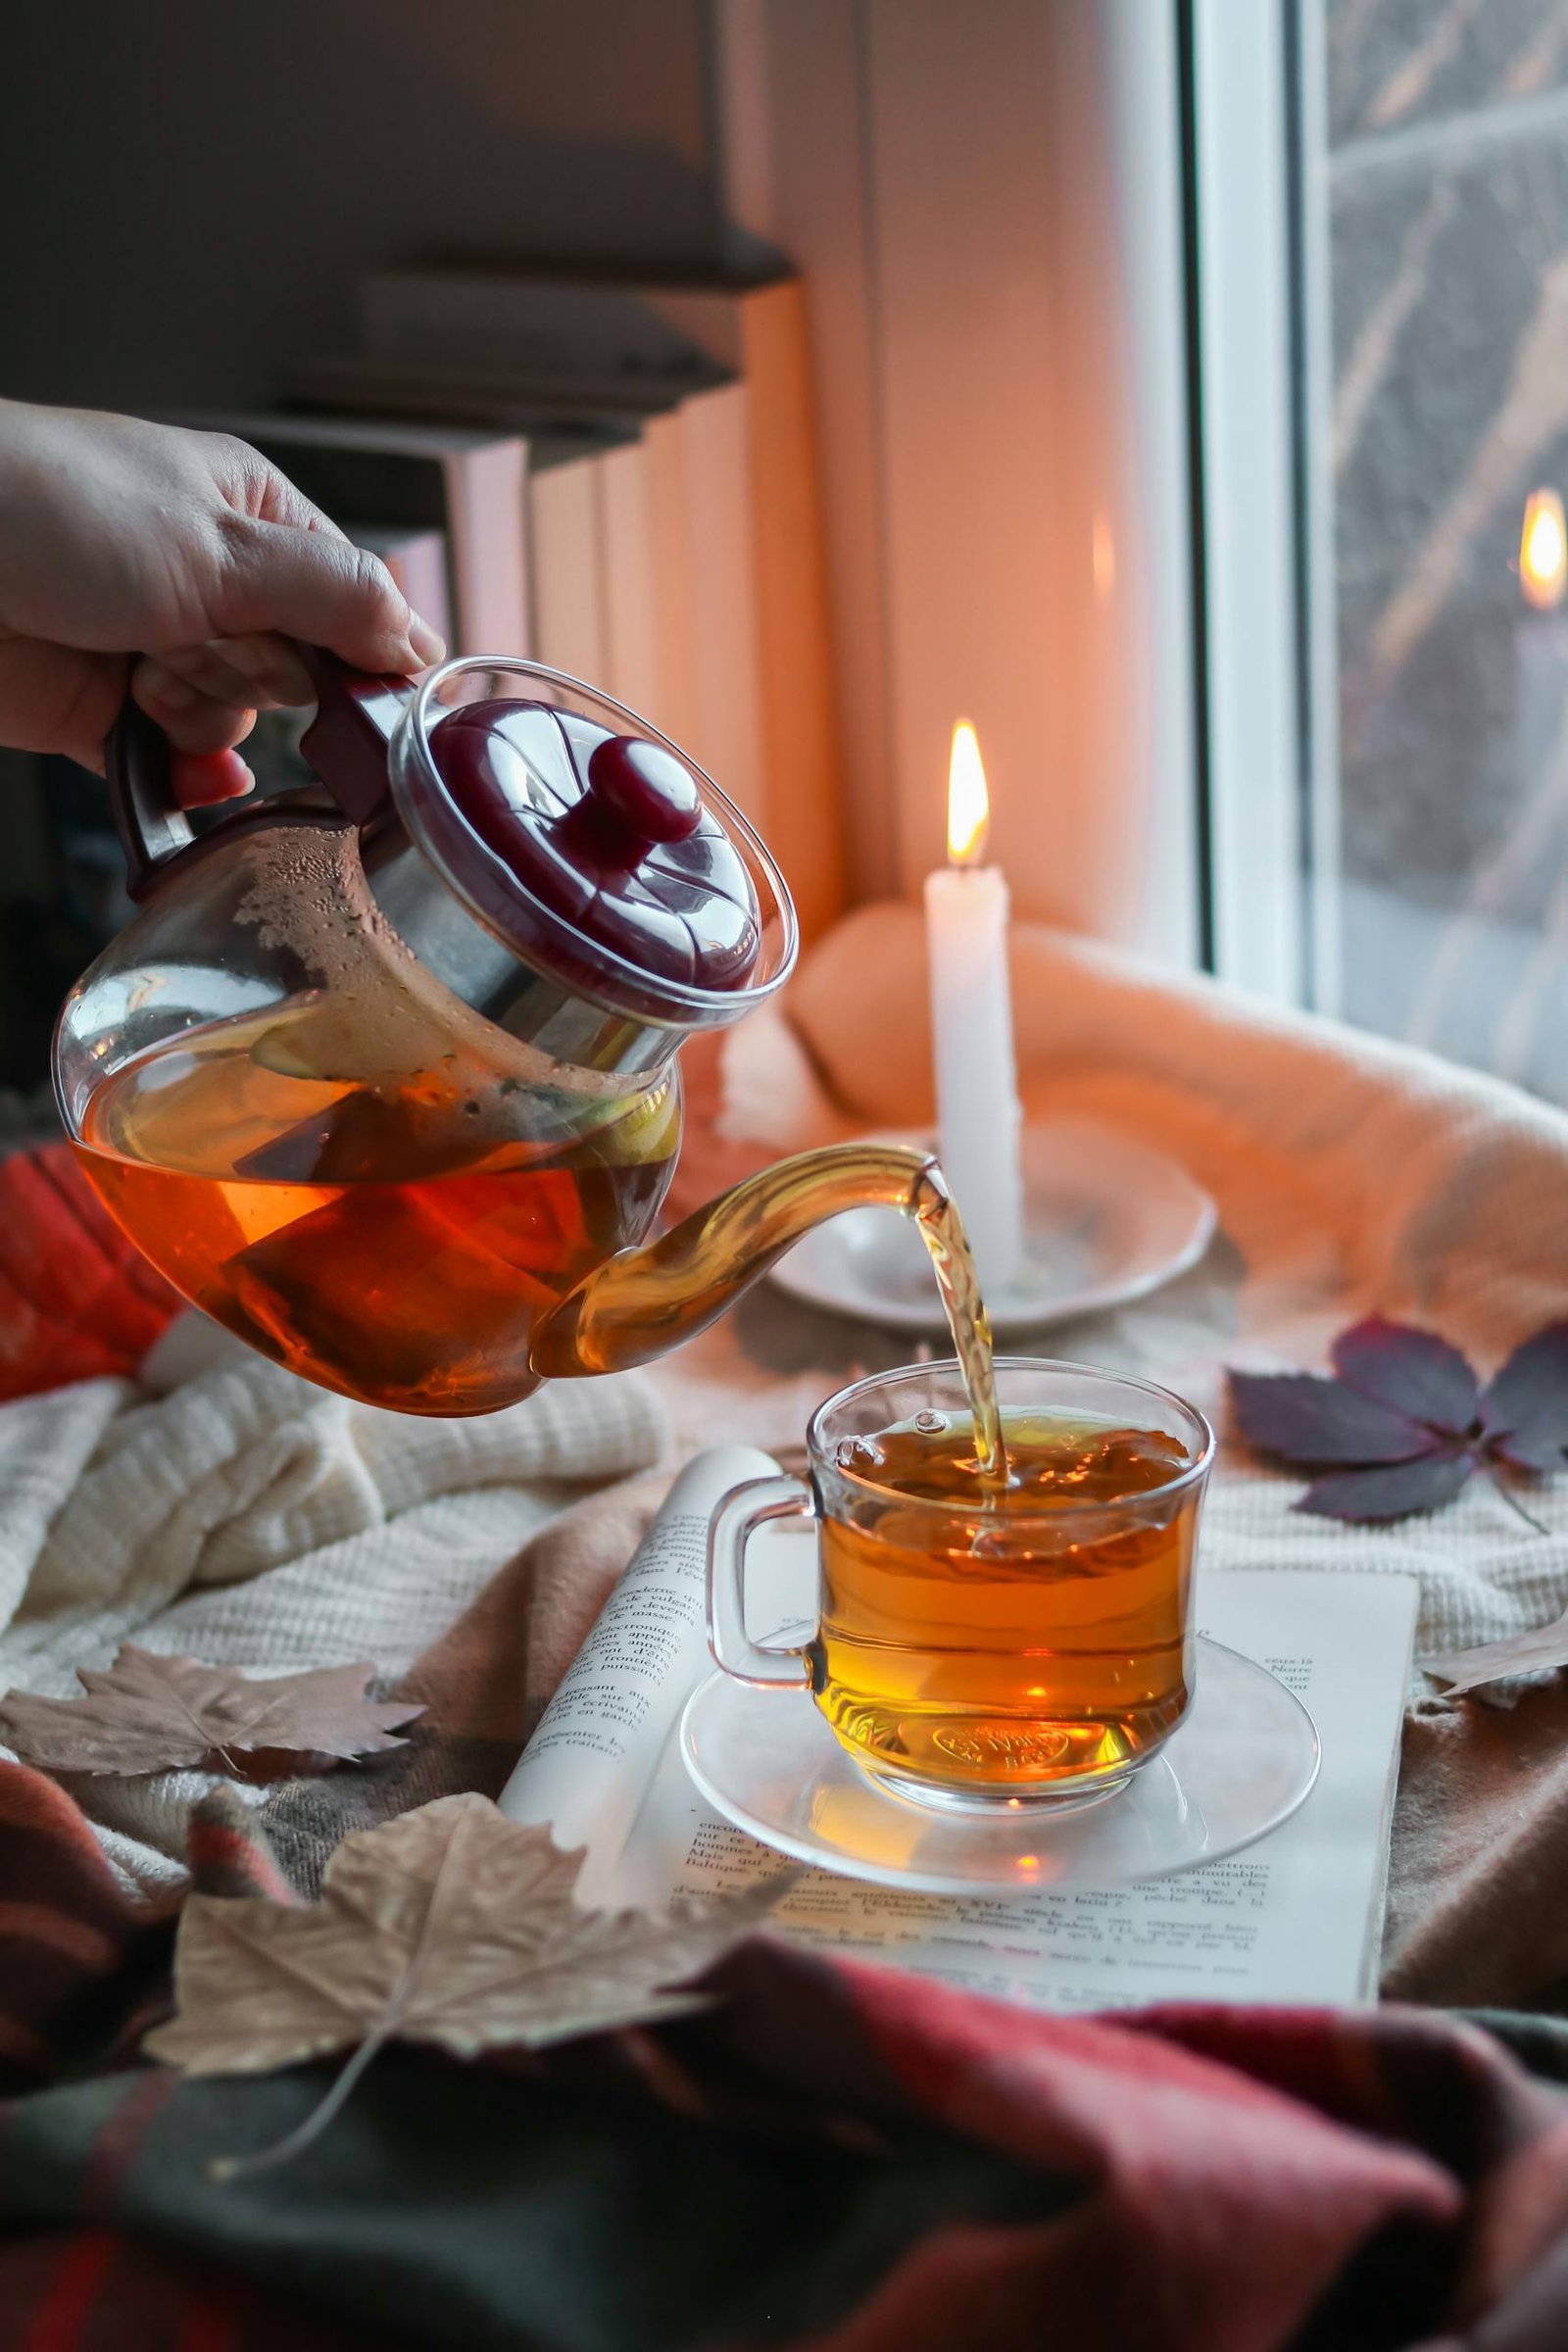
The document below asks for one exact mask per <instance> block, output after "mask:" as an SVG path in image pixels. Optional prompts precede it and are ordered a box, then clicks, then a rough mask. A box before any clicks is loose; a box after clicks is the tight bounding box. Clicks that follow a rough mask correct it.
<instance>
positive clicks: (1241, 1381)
mask: <svg viewBox="0 0 1568 2352" xmlns="http://www.w3.org/2000/svg"><path fill="white" fill-rule="evenodd" d="M1230 1383H1231V1401H1232V1404H1233V1405H1234V1407H1235V1410H1236V1419H1237V1422H1238V1424H1239V1425H1240V1428H1241V1432H1242V1435H1243V1436H1244V1437H1245V1438H1246V1439H1247V1441H1248V1443H1249V1445H1251V1446H1257V1448H1258V1449H1259V1451H1260V1452H1262V1453H1274V1454H1278V1455H1279V1457H1280V1459H1281V1460H1282V1461H1287V1462H1304V1463H1305V1464H1306V1465H1307V1466H1308V1467H1312V1466H1315V1465H1317V1464H1319V1463H1326V1462H1404V1461H1409V1460H1410V1459H1412V1457H1414V1456H1415V1455H1417V1454H1424V1453H1427V1452H1429V1451H1430V1450H1431V1447H1432V1432H1431V1430H1430V1429H1425V1428H1422V1427H1421V1426H1419V1425H1418V1424H1417V1423H1416V1422H1414V1421H1412V1420H1410V1419H1409V1418H1408V1417H1407V1415H1405V1414H1404V1413H1401V1412H1398V1411H1397V1410H1396V1409H1395V1408H1394V1407H1393V1406H1392V1405H1386V1404H1380V1403H1379V1402H1378V1401H1377V1400H1376V1398H1374V1397H1367V1396H1365V1395H1364V1394H1363V1393H1362V1392H1361V1390H1359V1389H1351V1388H1347V1387H1346V1385H1345V1383H1344V1382H1343V1381H1339V1380H1321V1379H1319V1378H1318V1377H1317V1375H1316V1374H1315V1373H1311V1372H1279V1373H1274V1372H1233V1373H1232V1374H1231V1376H1230Z"/></svg>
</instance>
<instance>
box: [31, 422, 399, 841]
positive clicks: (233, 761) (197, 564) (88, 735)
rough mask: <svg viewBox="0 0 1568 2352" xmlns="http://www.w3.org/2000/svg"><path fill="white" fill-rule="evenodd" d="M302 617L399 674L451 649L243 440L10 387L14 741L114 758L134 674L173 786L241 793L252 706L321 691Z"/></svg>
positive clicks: (334, 643) (379, 567)
mask: <svg viewBox="0 0 1568 2352" xmlns="http://www.w3.org/2000/svg"><path fill="white" fill-rule="evenodd" d="M290 637H298V638H303V639H305V640H306V642H307V643H309V644H313V645H324V646H326V647H328V648H329V650H330V651H331V652H333V653H335V654H338V655H340V656H341V657H342V659H343V660H344V661H345V662H352V663H353V664H354V665H355V666H356V667H357V668H360V669H370V670H382V671H392V672H395V673H398V674H401V675H405V676H407V675H410V674H412V673H413V672H414V671H415V670H417V669H422V668H424V667H425V666H426V665H427V664H428V663H429V662H438V661H439V660H440V659H441V656H442V654H443V652H444V651H445V648H444V647H443V645H442V643H441V640H440V638H439V637H438V636H437V635H436V633H435V631H434V630H433V629H431V628H429V627H428V626H427V625H426V624H425V622H423V621H422V620H420V619H419V617H418V615H417V613H411V611H410V610H409V607H408V604H407V603H406V601H405V600H404V598H403V597H402V596H401V595H400V594H399V592H398V589H397V588H396V586H395V585H394V583H393V580H392V577H391V574H390V573H389V572H388V571H387V569H386V566H385V565H384V564H381V563H379V562H378V561H377V559H376V558H375V557H374V556H371V555H368V554H366V553H365V552H364V551H363V550H362V549H360V548H356V547H352V546H351V545H350V544H349V542H348V540H347V539H345V538H344V536H343V534H342V532H341V531H340V530H338V528H337V527H336V525H335V524H334V523H331V522H329V521H328V520H327V518H326V516H325V515H322V514H320V513H319V511H318V510H317V509H316V508H315V507H313V506H312V505H311V503H310V501H309V499H306V498H302V497H301V495H300V493H299V491H297V490H296V489H295V488H294V485H293V483H292V482H290V481H288V480H286V479H285V477H284V476H283V475H282V474H281V473H279V472H278V471H277V469H276V467H275V466H270V465H269V464H268V462H267V460H266V459H265V458H263V457H261V456H259V455H258V453H257V452H256V451H255V450H254V449H249V448H247V447H246V445H245V443H244V442H243V441H235V440H231V439H230V438H229V437H228V436H227V435H226V434H223V433H195V432H184V431H180V430H178V429H176V428H174V427H172V426H170V425H161V424H144V423H141V422H138V421H137V420H136V419H135V418H134V417H108V416H100V415H96V414H94V413H92V412H90V411H87V410H75V409H42V408H30V407H26V406H24V405H22V404H20V403H17V402H13V401H0V743H6V744H11V745H13V746H15V747H16V748H17V749H18V750H20V751H36V752H64V753H66V754H68V755H69V757H70V758H71V759H73V760H80V761H81V763H82V765H83V766H85V767H92V768H98V769H100V770H101V769H102V767H103V745H104V738H105V736H106V735H107V734H108V732H109V730H110V727H111V726H112V725H113V723H114V720H115V716H116V713H117V712H118V711H119V709H120V706H121V703H122V701H123V698H124V693H125V687H126V683H127V680H128V683H129V686H130V691H131V693H132V694H133V695H134V696H135V698H136V701H137V702H138V703H139V704H140V705H141V708H142V709H143V710H144V711H146V712H147V713H148V715H149V717H151V718H155V719H156V720H157V721H158V723H159V725H160V726H161V727H162V728H163V729H164V731H165V733H166V734H167V735H168V736H169V738H170V740H171V742H172V744H173V746H174V762H173V767H174V788H175V791H176V792H177V794H178V795H179V798H180V799H181V800H182V801H183V802H184V803H185V804H186V806H187V807H196V806H199V805H200V804H201V803H203V802H207V801H217V800H227V799H229V798H231V797H232V796H233V795H234V794H236V793H240V792H247V791H249V789H250V786H251V783H252V781H253V779H252V777H251V774H250V770H249V769H248V768H247V767H246V765H245V763H244V761H243V760H241V759H240V758H239V757H238V756H237V754H236V753H235V751H234V749H233V747H234V745H235V744H237V743H240V742H242V741H243V740H244V738H245V736H246V735H247V734H248V733H249V732H250V729H251V727H252V726H253V725H254V724H255V719H256V712H257V711H258V710H259V709H262V708H270V707H272V706H275V705H278V704H282V703H310V702H314V701H315V699H316V697H315V691H314V689H313V687H312V685H311V682H310V679H309V678H308V677H307V676H306V674H305V671H304V669H303V668H302V667H301V665H300V662H299V660H298V657H297V656H296V655H295V654H294V652H293V651H292V649H291V647H290V646H289V645H288V644H287V642H286V639H287V638H290Z"/></svg>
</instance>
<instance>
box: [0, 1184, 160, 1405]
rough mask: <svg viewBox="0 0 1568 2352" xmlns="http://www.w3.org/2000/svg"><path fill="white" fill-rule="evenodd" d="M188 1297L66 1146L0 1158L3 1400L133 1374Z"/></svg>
mask: <svg viewBox="0 0 1568 2352" xmlns="http://www.w3.org/2000/svg"><path fill="white" fill-rule="evenodd" d="M183 1304H184V1301H183V1299H181V1298H180V1296H179V1294H178V1292H177V1291H175V1290H173V1289H172V1288H171V1286H170V1285H169V1284H168V1283H167V1282H165V1280H164V1278H163V1276H162V1275H161V1274H157V1273H155V1272H154V1271H153V1268H152V1267H151V1266H150V1265H149V1264H148V1263H147V1260H146V1259H145V1258H144V1257H143V1256H142V1255H141V1252H140V1251H139V1250H136V1249H134V1248H133V1247H132V1246H131V1244H130V1243H129V1242H128V1241H126V1239H125V1237H124V1235H123V1233H122V1232H121V1230H120V1228H119V1226H118V1225H117V1224H116V1223H115V1221H114V1219H113V1218H112V1217H111V1216H110V1214H109V1212H108V1210H107V1209H106V1208H105V1207H104V1206H103V1203H102V1202H101V1201H99V1199H98V1197H97V1195H96V1194H95V1193H94V1191H93V1190H92V1187H91V1186H90V1185H89V1184H88V1182H87V1180H86V1178H85V1177H84V1176H83V1175H82V1174H81V1172H80V1170H79V1169H78V1167H77V1166H76V1163H75V1161H74V1159H73V1157H72V1153H71V1147H70V1146H69V1145H68V1144H45V1145H43V1146H41V1147H40V1148H39V1149H38V1150H36V1151H32V1152H14V1153H13V1154H12V1155H11V1157H10V1158H9V1159H6V1160H3V1161H0V1402H4V1401H5V1400H6V1399H7V1398H8V1397H30V1396H32V1395H33V1394H34V1393H35V1392H36V1391H38V1390H40V1389H58V1388H61V1387H63V1386H64V1385H65V1383H66V1382H67V1381H73V1380H91V1379H93V1378H95V1377H96V1376H98V1375H99V1374H102V1373H129V1372H133V1371H134V1370H135V1369H136V1366H137V1365H138V1364H139V1363H140V1361H141V1359H142V1357H143V1356H144V1355H145V1354H146V1352H147V1350H148V1348H150V1347H151V1346H152V1344H153V1342H154V1340H156V1339H157V1337H158V1335H159V1333H160V1332H161V1331H162V1330H163V1329H164V1327H165V1325H166V1324H167V1323H169V1322H170V1321H172V1318H173V1316H174V1315H176V1314H177V1313H178V1312H179V1310H180V1308H181V1306H182V1305H183Z"/></svg>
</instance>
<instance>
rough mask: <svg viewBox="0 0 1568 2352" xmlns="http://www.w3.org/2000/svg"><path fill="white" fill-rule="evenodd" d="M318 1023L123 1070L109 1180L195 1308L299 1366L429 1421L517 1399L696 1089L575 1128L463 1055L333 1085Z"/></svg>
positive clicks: (653, 1190)
mask: <svg viewBox="0 0 1568 2352" xmlns="http://www.w3.org/2000/svg"><path fill="white" fill-rule="evenodd" d="M311 1029H312V1021H311V1015H310V1012H309V1010H306V1011H305V1012H303V1013H300V1014H297V1015H296V1016H295V1017H293V1018H289V1017H283V1018H279V1017H277V1015H276V1014H275V1013H267V1014H261V1015H255V1016H252V1017H251V1018H249V1019H242V1020H238V1021H234V1022H228V1023H222V1024H220V1025H219V1026H218V1027H217V1028H216V1029H215V1030H209V1031H206V1032H204V1033H203V1034H202V1035H201V1036H200V1037H199V1038H197V1039H193V1040H192V1041H191V1043H190V1044H189V1045H188V1046H182V1047H174V1048H172V1049H171V1048H165V1049H163V1050H161V1051H160V1050H155V1051H154V1052H153V1053H151V1054H148V1055H146V1056H144V1057H142V1058H140V1059H138V1060H135V1061H132V1062H130V1063H129V1064H127V1065H126V1066H125V1067H124V1068H123V1069H122V1070H119V1071H117V1072H116V1073H115V1075H114V1076H113V1077H112V1078H110V1079H109V1080H107V1081H106V1082H105V1084H104V1085H102V1086H101V1087H100V1088H99V1089H98V1090H97V1091H96V1093H95V1094H94V1095H93V1097H92V1098H91V1101H90V1102H89V1103H88V1105H87V1110H86V1114H85V1117H84V1119H83V1121H82V1132H81V1136H80V1138H79V1140H78V1141H77V1143H76V1146H75V1149H76V1152H77V1153H78V1155H79V1157H80V1159H81V1163H82V1165H83V1167H84V1169H85V1171H86V1173H87V1175H88V1176H89V1177H90V1178H91V1180H92V1183H93V1185H94V1187H95V1188H96V1190H97V1191H98V1193H99V1194H100V1196H101V1197H102V1199H103V1201H105V1203H106V1205H107V1206H108V1207H109V1208H110V1210H111V1211H112V1212H113V1213H114V1215H115V1216H116V1217H117V1218H118V1219H119V1221H120V1223H121V1224H122V1225H123V1227H124V1228H125V1230H126V1231H127V1232H129V1233H131V1234H134V1235H135V1237H136V1239H137V1241H138V1242H139V1244H140V1246H141V1247H142V1249H143V1250H145V1251H146V1253H147V1255H148V1256H149V1257H151V1258H152V1259H153V1261H154V1263H155V1264H157V1265H158V1266H160V1267H161V1268H162V1269H163V1271H164V1272H165V1273H166V1274H168V1275H169V1276H170V1278H171V1279H172V1281H174V1282H176V1283H177V1284H178V1286H179V1288H180V1289H181V1290H182V1291H183V1292H184V1293H185V1295H186V1297H187V1298H189V1299H194V1300H195V1302H196V1303H197V1305H198V1306H201V1307H204V1308H205V1309H206V1310H207V1312H208V1313H209V1314H211V1315H212V1316H214V1317H215V1319H216V1320H217V1321H219V1322H220V1323H222V1324H225V1325H226V1326H227V1327H228V1329H229V1330H231V1331H233V1332H236V1333H237V1334H238V1335H239V1337H240V1338H242V1339H245V1340H249V1341H251V1342H252V1343H253V1344H254V1345H256V1346H257V1347H260V1348H264V1349H265V1350H266V1352H267V1353H269V1354H270V1355H273V1356H275V1357H276V1358H277V1359H278V1360H279V1361H280V1362H282V1363H284V1364H287V1365H288V1367H289V1368H290V1370H291V1371H295V1372H299V1373H302V1374H303V1375H304V1376H305V1378H306V1379H308V1380H315V1381H318V1382H320V1383H322V1384H323V1385H324V1386H326V1387H328V1388H335V1389H342V1390H347V1391H348V1392H350V1393H351V1394H352V1395H355V1396H358V1397H365V1398H367V1399H370V1400H373V1401H375V1402H376V1403H379V1404H383V1405H390V1406H394V1407H397V1408H400V1409H402V1410H403V1411H408V1412H424V1413H479V1412H485V1411H488V1410H490V1409H492V1408H493V1407H494V1406H496V1405H500V1404H506V1403H510V1402H512V1401H513V1400H514V1399H515V1397H518V1396H519V1395H520V1394H523V1393H524V1392H525V1391H526V1389H527V1388H529V1387H532V1386H533V1385H535V1384H534V1379H533V1378H532V1377H530V1374H529V1371H528V1350H529V1341H530V1338H531V1335H532V1330H533V1327H534V1325H535V1323H536V1322H537V1321H538V1320H539V1318H540V1316H541V1315H542V1314H543V1312H544V1311H545V1310H547V1309H548V1308H549V1307H551V1306H554V1305H555V1304H556V1303H557V1302H558V1301H559V1300H560V1299H563V1298H564V1297H565V1295H566V1294H567V1292H569V1291H570V1290H571V1289H572V1288H573V1287H574V1285H575V1284H576V1283H577V1282H578V1281H579V1280H580V1279H581V1278H582V1276H583V1275H585V1274H586V1273H588V1272H589V1270H590V1269H591V1268H592V1267H593V1266H595V1265H598V1264H599V1263H601V1262H602V1261H603V1260H604V1259H605V1258H606V1257H607V1256H609V1255H611V1254H612V1253H613V1252H614V1251H615V1250H620V1249H621V1248H623V1247H624V1246H625V1245H626V1244H628V1243H630V1242H634V1241H637V1240H640V1239H641V1237H642V1236H643V1235H644V1234H645V1233H646V1232H647V1231H648V1229H649V1227H650V1225H651V1224H652V1222H653V1219H654V1216H655V1213H656V1212H657V1210H658V1208H659V1205H660V1202H661V1201H662V1199H663V1196H664V1192H665V1190H666V1188H667V1186H668V1183H669V1178H670V1173H671V1170H672V1168H673V1165H674V1153H675V1148H676V1144H677V1142H678V1139H679V1098H678V1091H677V1087H676V1083H675V1080H674V1077H673V1074H671V1075H669V1076H666V1077H665V1078H664V1079H663V1080H662V1082H661V1083H660V1084H659V1085H658V1086H656V1087H654V1088H653V1089H652V1090H650V1091H649V1092H648V1093H647V1094H644V1095H640V1096H637V1097H634V1098H633V1099H632V1101H631V1102H630V1103H627V1104H620V1103H615V1104H613V1105H611V1106H609V1108H608V1110H607V1111H605V1112H603V1113H602V1115H601V1116H600V1117H599V1118H597V1119H595V1118H593V1117H592V1116H583V1117H580V1118H579V1120H578V1122H577V1123H576V1125H575V1127H574V1126H573V1124H572V1122H571V1120H570V1118H569V1115H563V1113H562V1110H561V1108H560V1106H559V1103H557V1102H552V1103H547V1104H545V1105H544V1106H541V1105H540V1103H538V1102H537V1101H534V1100H532V1099H524V1100H519V1097H522V1096H523V1089H522V1087H521V1085H520V1083H518V1082H516V1081H514V1082H513V1083H512V1086H511V1091H510V1093H509V1091H508V1081H507V1080H506V1079H505V1078H504V1077H503V1078H500V1079H498V1078H496V1077H495V1075H494V1074H493V1073H492V1072H489V1071H485V1070H480V1069H470V1070H469V1071H467V1072H465V1071H464V1070H463V1068H462V1066H461V1056H460V1055H459V1054H457V1053H456V1052H450V1051H449V1052H448V1053H447V1054H444V1055H443V1056H440V1057H438V1060H437V1065H436V1068H435V1069H434V1070H433V1071H431V1072H430V1073H427V1074H422V1075H421V1074H416V1075H414V1076H412V1077H409V1078H403V1079H393V1080H391V1081H382V1082H381V1083H378V1084H376V1083H372V1084H363V1083H356V1082H355V1081H353V1080H348V1079H340V1078H333V1077H331V1076H330V1075H321V1074H318V1072H317V1071H316V1070H315V1069H314V1068H313V1067H312V1064H311V1060H310V1053H311V1044H312V1039H311ZM465 1081H466V1083H465ZM594 1107H597V1106H594ZM530 1129H532V1130H533V1131H534V1132H532V1133H530Z"/></svg>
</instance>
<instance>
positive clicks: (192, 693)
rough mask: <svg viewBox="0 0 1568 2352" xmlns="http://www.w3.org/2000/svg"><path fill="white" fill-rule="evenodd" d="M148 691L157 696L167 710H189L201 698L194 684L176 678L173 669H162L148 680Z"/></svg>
mask: <svg viewBox="0 0 1568 2352" xmlns="http://www.w3.org/2000/svg"><path fill="white" fill-rule="evenodd" d="M147 691H148V693H149V694H152V695H154V696H156V697H157V699H158V701H159V702H161V703H162V704H163V706H164V709H165V710H166V711H189V710H190V709H191V707H192V706H193V704H195V703H196V702H197V701H198V700H199V699H200V698H199V697H198V695H197V692H196V689H195V687H194V686H187V685H186V683H185V681H184V679H183V678H176V677H175V675H174V673H173V671H172V669H161V670H159V671H158V672H157V673H156V674H155V675H154V676H153V677H152V678H150V679H148V681H147Z"/></svg>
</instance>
